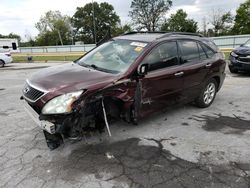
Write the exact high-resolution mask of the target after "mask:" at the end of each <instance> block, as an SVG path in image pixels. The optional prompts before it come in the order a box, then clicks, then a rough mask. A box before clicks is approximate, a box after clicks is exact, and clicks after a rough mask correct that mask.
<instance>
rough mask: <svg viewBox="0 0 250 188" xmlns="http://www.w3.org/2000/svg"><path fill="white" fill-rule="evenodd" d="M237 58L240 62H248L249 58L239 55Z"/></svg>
mask: <svg viewBox="0 0 250 188" xmlns="http://www.w3.org/2000/svg"><path fill="white" fill-rule="evenodd" d="M239 60H240V61H242V62H246V63H250V58H249V57H239Z"/></svg>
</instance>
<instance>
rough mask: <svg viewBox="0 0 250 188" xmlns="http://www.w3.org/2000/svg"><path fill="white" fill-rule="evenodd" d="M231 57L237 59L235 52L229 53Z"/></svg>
mask: <svg viewBox="0 0 250 188" xmlns="http://www.w3.org/2000/svg"><path fill="white" fill-rule="evenodd" d="M230 55H231V56H233V57H235V58H236V57H239V55H237V54H236V53H235V52H231V54H230Z"/></svg>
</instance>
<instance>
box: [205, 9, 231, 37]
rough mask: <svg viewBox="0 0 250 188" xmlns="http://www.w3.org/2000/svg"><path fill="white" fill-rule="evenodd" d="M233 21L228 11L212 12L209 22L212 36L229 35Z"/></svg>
mask: <svg viewBox="0 0 250 188" xmlns="http://www.w3.org/2000/svg"><path fill="white" fill-rule="evenodd" d="M233 19H234V17H233V16H232V14H231V12H230V11H229V12H226V13H223V11H221V10H219V9H218V10H213V13H212V16H211V20H210V22H211V24H212V25H213V31H214V35H215V36H219V35H227V34H230V33H231V30H232V26H233Z"/></svg>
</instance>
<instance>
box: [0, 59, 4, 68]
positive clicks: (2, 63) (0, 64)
mask: <svg viewBox="0 0 250 188" xmlns="http://www.w3.org/2000/svg"><path fill="white" fill-rule="evenodd" d="M4 65H5V63H4V61H3V60H0V68H1V67H4Z"/></svg>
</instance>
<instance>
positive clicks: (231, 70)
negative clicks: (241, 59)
mask: <svg viewBox="0 0 250 188" xmlns="http://www.w3.org/2000/svg"><path fill="white" fill-rule="evenodd" d="M229 70H230V72H231V73H238V70H237V69H234V68H232V67H229Z"/></svg>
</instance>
